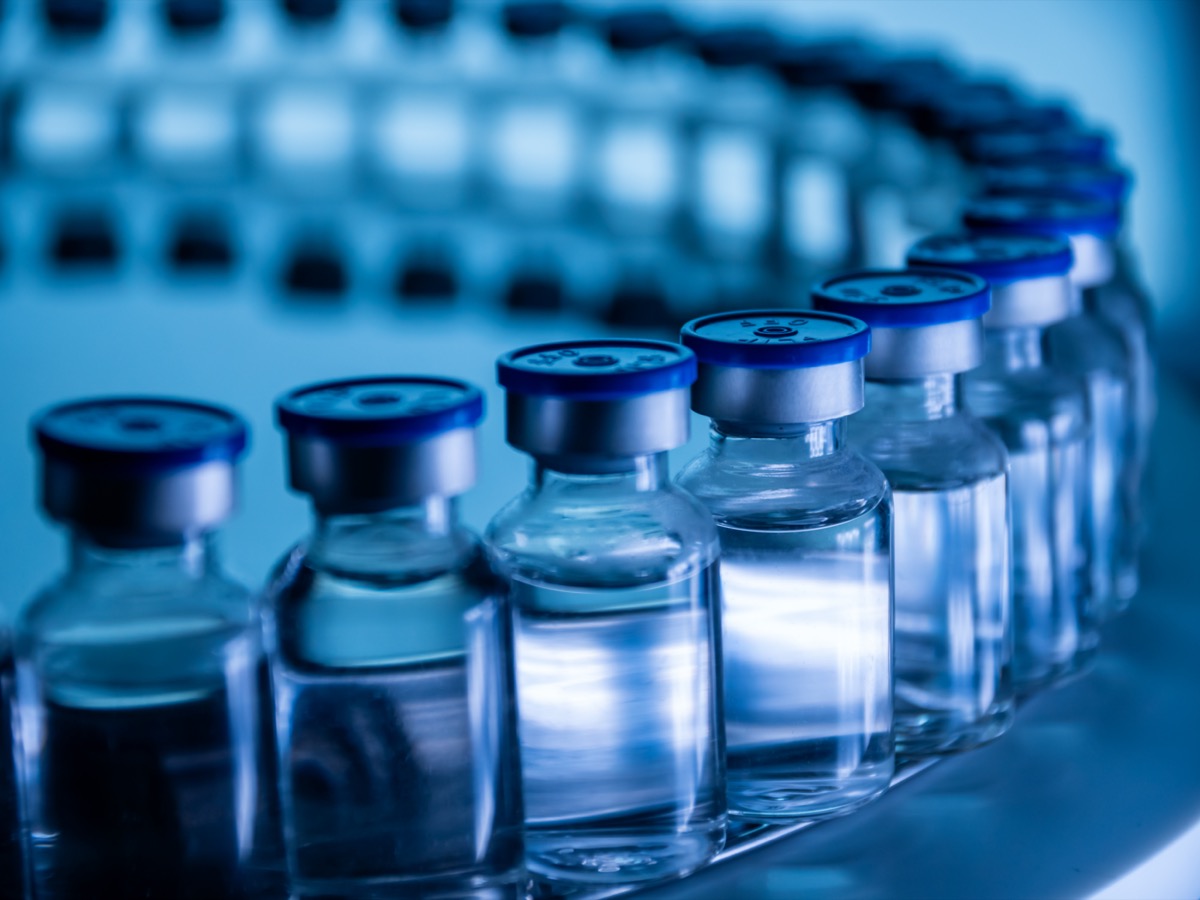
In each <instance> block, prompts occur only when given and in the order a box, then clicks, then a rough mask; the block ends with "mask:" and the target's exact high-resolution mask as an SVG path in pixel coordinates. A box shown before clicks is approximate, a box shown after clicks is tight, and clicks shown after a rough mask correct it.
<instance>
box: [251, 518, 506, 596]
mask: <svg viewBox="0 0 1200 900" xmlns="http://www.w3.org/2000/svg"><path fill="white" fill-rule="evenodd" d="M352 543H353V542H352ZM450 585H454V586H455V589H456V590H458V591H461V592H463V593H476V594H481V595H482V594H486V593H488V592H490V591H492V590H494V589H495V585H496V579H495V576H494V574H493V573H492V572H491V569H490V567H489V565H488V562H487V555H486V553H485V552H484V548H483V544H482V541H481V540H480V538H479V537H478V536H477V535H475V534H474V532H472V531H470V530H469V529H466V528H462V527H459V528H456V529H454V530H453V531H452V532H450V533H448V534H445V535H440V536H436V537H432V538H430V539H428V540H423V541H405V542H400V543H395V544H390V545H389V544H388V543H387V542H379V541H375V542H371V543H370V544H369V545H368V546H359V545H354V546H350V547H346V546H339V547H337V548H330V547H326V546H323V545H322V544H321V543H320V542H319V541H314V540H313V539H312V538H306V539H303V540H301V541H299V542H298V543H296V544H295V545H294V546H293V547H292V548H291V549H290V550H289V551H287V552H286V553H285V554H284V555H283V557H282V558H281V559H280V560H279V562H278V563H276V565H275V567H274V569H273V570H272V572H271V574H270V575H269V577H268V579H267V585H266V588H265V589H264V592H263V604H264V606H265V607H266V608H267V609H268V610H271V611H273V612H278V611H279V609H280V607H281V606H289V605H293V606H294V605H295V604H297V603H300V602H304V601H305V600H306V599H312V598H320V597H323V596H326V595H338V596H346V595H353V594H355V593H369V594H373V595H377V596H386V595H394V596H402V595H404V594H409V593H413V592H416V591H421V590H429V589H430V588H431V586H434V587H439V586H441V587H449V586H450Z"/></svg>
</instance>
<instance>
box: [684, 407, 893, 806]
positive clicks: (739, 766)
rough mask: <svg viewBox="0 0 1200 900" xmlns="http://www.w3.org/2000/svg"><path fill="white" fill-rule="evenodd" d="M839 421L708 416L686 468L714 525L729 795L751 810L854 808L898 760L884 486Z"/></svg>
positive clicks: (884, 781)
mask: <svg viewBox="0 0 1200 900" xmlns="http://www.w3.org/2000/svg"><path fill="white" fill-rule="evenodd" d="M843 431H844V422H843V421H841V420H839V421H837V422H824V423H820V424H817V425H812V426H805V427H801V428H798V429H797V430H796V431H795V433H793V434H791V435H789V436H786V437H746V436H744V435H738V434H736V433H734V432H732V431H726V430H723V429H722V428H721V427H720V426H714V429H713V432H712V444H711V446H710V448H709V449H708V450H707V451H706V452H705V453H704V454H702V455H701V456H699V457H697V458H696V459H695V460H693V461H692V462H691V463H690V464H689V465H688V466H686V467H685V468H684V469H683V471H682V472H681V473H680V475H679V483H680V485H681V486H683V487H684V488H686V489H688V490H689V491H692V492H694V493H695V495H696V496H697V497H698V499H699V500H700V501H701V502H702V503H703V504H704V505H705V506H706V507H707V508H708V509H709V511H710V512H711V513H712V515H713V518H714V519H715V521H716V523H717V530H718V533H719V535H720V542H721V554H722V556H721V591H722V599H723V610H722V633H723V638H722V654H723V656H722V668H723V677H724V681H725V689H724V690H725V728H726V740H727V744H728V755H727V760H728V770H729V772H728V779H729V805H730V813H731V815H733V816H736V817H739V818H742V819H744V820H749V821H775V820H781V819H796V818H801V817H815V816H825V815H830V814H834V813H841V812H848V811H849V810H851V809H853V808H855V807H857V806H859V805H861V804H863V803H865V802H867V801H868V800H871V799H872V798H874V797H876V796H878V795H879V794H880V793H882V792H883V791H884V790H886V788H887V786H888V784H889V782H890V780H891V776H892V773H893V770H894V756H893V740H892V639H891V629H892V585H891V541H892V528H891V522H892V510H891V499H890V495H889V491H888V486H887V482H886V480H885V479H884V477H883V475H882V474H881V473H880V472H879V470H878V469H877V468H876V467H875V466H874V465H873V464H872V463H871V462H869V461H868V460H866V459H864V458H863V457H861V456H860V455H859V454H857V453H856V452H854V451H851V450H849V449H847V448H846V447H845V446H844V444H843V437H842V435H843Z"/></svg>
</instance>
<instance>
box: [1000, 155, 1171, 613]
mask: <svg viewBox="0 0 1200 900" xmlns="http://www.w3.org/2000/svg"><path fill="white" fill-rule="evenodd" d="M1105 146H1107V145H1105ZM1076 149H1077V150H1084V149H1087V148H1086V147H1079V148H1076ZM983 181H984V184H985V186H986V188H987V190H988V192H989V193H992V194H1013V193H1018V194H1020V193H1024V194H1030V193H1033V194H1051V195H1061V194H1062V193H1063V192H1069V193H1071V194H1078V195H1082V196H1088V197H1095V198H1097V199H1099V200H1102V201H1107V202H1109V203H1112V204H1115V205H1116V207H1117V210H1118V212H1120V213H1122V218H1123V212H1124V209H1125V203H1126V200H1127V199H1128V196H1129V190H1130V186H1131V182H1132V178H1131V176H1130V173H1129V171H1128V170H1127V169H1125V168H1122V167H1121V166H1119V165H1117V164H1115V163H1112V162H1103V161H1098V160H1092V161H1090V162H1089V161H1088V160H1086V159H1082V160H1081V159H1068V160H1062V161H1057V162H1056V161H1054V160H1042V159H1035V160H1027V161H1025V162H1023V163H1017V162H1013V163H1012V164H1011V165H1006V166H996V167H992V168H989V169H986V170H985V172H984V178H983ZM1109 224H1111V223H1109ZM1071 240H1072V242H1073V243H1074V244H1079V243H1080V242H1081V241H1082V242H1083V243H1084V246H1083V247H1081V248H1079V252H1081V253H1082V254H1083V257H1084V258H1085V259H1086V258H1092V259H1093V260H1097V261H1098V264H1096V265H1090V266H1088V267H1086V270H1085V271H1084V273H1083V275H1084V280H1083V281H1082V282H1079V287H1080V289H1081V290H1082V291H1083V298H1082V299H1083V309H1084V310H1085V311H1086V313H1087V314H1088V315H1090V316H1094V317H1096V318H1098V319H1099V320H1101V321H1103V322H1105V323H1107V325H1108V326H1109V329H1110V330H1111V331H1112V333H1114V334H1115V335H1117V337H1118V338H1119V339H1120V342H1121V344H1122V346H1123V347H1124V351H1125V356H1126V359H1127V360H1128V362H1129V377H1130V386H1131V390H1132V397H1131V406H1132V410H1133V422H1134V425H1133V448H1132V450H1131V455H1130V459H1129V461H1128V464H1127V466H1126V468H1125V471H1124V477H1123V478H1122V483H1121V495H1122V502H1123V504H1124V508H1125V512H1126V515H1127V516H1128V517H1129V520H1130V532H1129V534H1128V535H1127V539H1128V541H1127V544H1126V546H1125V548H1124V550H1123V553H1124V562H1123V563H1122V565H1121V566H1120V568H1119V571H1118V574H1117V576H1116V580H1115V584H1114V588H1115V590H1114V594H1115V603H1114V605H1113V608H1112V609H1111V610H1102V612H1103V613H1108V614H1111V613H1117V612H1120V611H1122V610H1123V609H1124V608H1125V607H1126V606H1128V603H1129V601H1130V599H1131V598H1132V597H1133V595H1134V594H1136V593H1137V587H1138V581H1139V578H1138V561H1139V560H1138V557H1139V555H1140V553H1141V547H1142V544H1143V543H1144V540H1145V536H1146V531H1147V526H1146V518H1147V516H1146V506H1147V500H1148V497H1147V470H1148V468H1149V464H1150V446H1151V436H1152V434H1153V431H1154V420H1155V418H1156V417H1157V407H1158V398H1157V394H1156V390H1155V380H1156V376H1155V360H1154V347H1153V330H1154V313H1153V307H1152V304H1151V302H1150V300H1149V297H1148V296H1147V294H1146V292H1145V290H1144V288H1143V286H1142V285H1141V283H1140V279H1139V277H1138V274H1137V265H1136V260H1135V259H1134V258H1133V256H1132V253H1131V248H1130V247H1128V246H1127V245H1126V244H1124V243H1123V242H1122V240H1121V236H1120V235H1117V234H1104V235H1099V234H1097V235H1088V236H1084V235H1079V236H1076V237H1075V238H1071ZM1089 243H1090V244H1091V246H1087V245H1088V244H1089ZM1106 274H1107V277H1105V276H1106ZM1101 279H1103V280H1101ZM1110 354H1111V351H1110Z"/></svg>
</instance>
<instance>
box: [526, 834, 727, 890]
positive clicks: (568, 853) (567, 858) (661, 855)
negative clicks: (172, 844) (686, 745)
mask: <svg viewBox="0 0 1200 900" xmlns="http://www.w3.org/2000/svg"><path fill="white" fill-rule="evenodd" d="M725 830H726V825H725V819H724V817H722V818H721V819H719V820H716V821H714V822H713V823H712V824H710V825H708V826H707V827H706V828H704V829H703V830H693V831H688V832H683V833H679V832H673V831H672V832H664V831H662V830H660V829H612V830H604V831H599V830H597V831H594V832H591V833H586V834H581V833H580V832H579V831H578V830H558V829H540V828H531V829H529V830H528V831H527V832H526V835H525V848H526V852H525V863H526V865H527V866H528V868H529V872H530V874H531V875H532V876H533V877H534V878H535V879H538V880H546V881H551V882H555V881H566V882H574V883H586V884H621V883H625V882H636V881H658V880H660V879H665V878H678V877H682V876H684V875H687V874H688V873H690V872H692V871H694V870H695V869H697V868H699V867H700V866H702V865H703V864H704V863H706V862H708V860H710V859H712V857H713V856H715V855H716V854H717V853H718V852H719V851H720V850H721V848H722V847H723V846H725Z"/></svg>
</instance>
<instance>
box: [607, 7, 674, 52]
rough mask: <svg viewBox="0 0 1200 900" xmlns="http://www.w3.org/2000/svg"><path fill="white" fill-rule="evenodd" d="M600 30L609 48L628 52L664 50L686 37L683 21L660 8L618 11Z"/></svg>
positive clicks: (612, 13)
mask: <svg viewBox="0 0 1200 900" xmlns="http://www.w3.org/2000/svg"><path fill="white" fill-rule="evenodd" d="M600 30H601V31H602V32H603V34H604V38H605V40H606V41H607V42H608V46H609V47H611V48H612V49H613V50H616V51H620V52H627V53H636V52H639V51H643V50H651V49H654V48H655V47H661V46H663V45H664V44H669V43H671V42H673V41H676V40H678V39H679V38H681V37H682V36H683V25H682V24H681V23H680V21H679V19H677V18H676V17H675V16H674V15H672V14H671V13H670V12H669V11H668V10H666V9H664V8H662V7H659V6H645V7H630V8H623V9H617V10H614V11H613V12H610V13H608V14H607V15H605V16H604V17H603V19H602V20H601V22H600Z"/></svg>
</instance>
